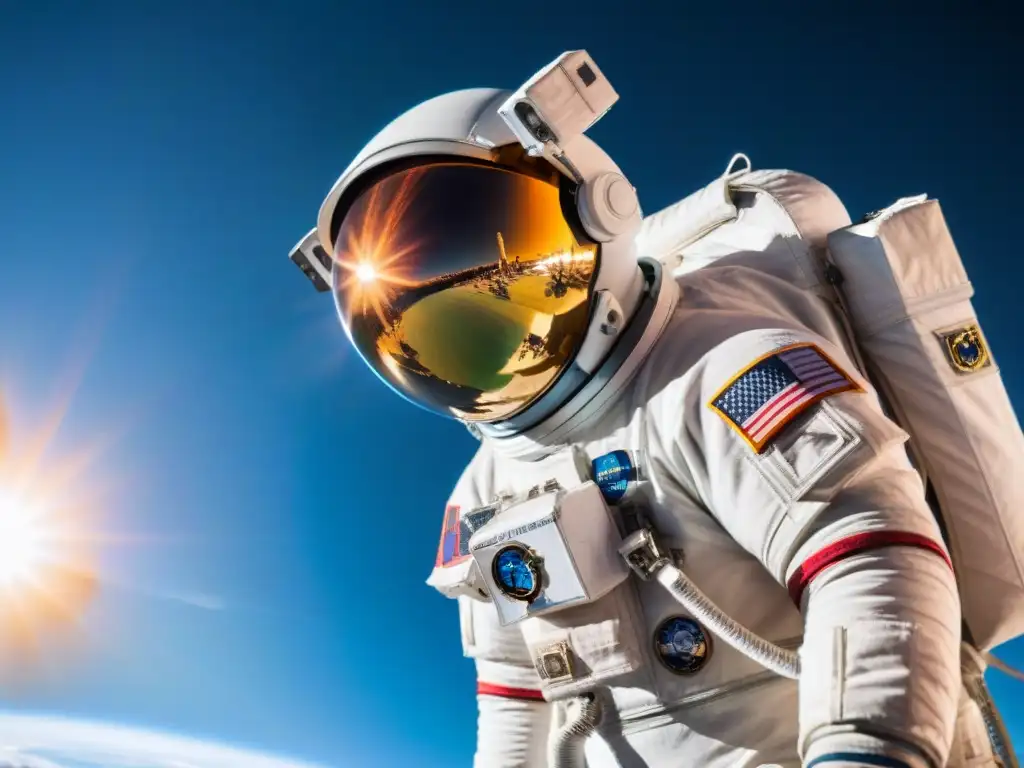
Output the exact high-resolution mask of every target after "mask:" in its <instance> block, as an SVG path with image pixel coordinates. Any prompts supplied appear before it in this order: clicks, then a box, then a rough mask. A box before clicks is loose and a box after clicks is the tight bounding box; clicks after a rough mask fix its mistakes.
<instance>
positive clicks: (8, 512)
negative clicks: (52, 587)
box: [0, 488, 52, 590]
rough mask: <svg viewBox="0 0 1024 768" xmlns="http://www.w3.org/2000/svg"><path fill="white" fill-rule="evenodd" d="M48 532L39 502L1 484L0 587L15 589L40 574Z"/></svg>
mask: <svg viewBox="0 0 1024 768" xmlns="http://www.w3.org/2000/svg"><path fill="white" fill-rule="evenodd" d="M51 534H52V531H48V530H47V521H46V519H45V514H44V510H43V509H41V508H40V505H33V504H32V502H31V501H30V500H28V499H24V498H20V497H19V496H18V495H16V494H14V493H12V492H10V491H8V490H6V489H4V488H0V589H2V590H8V589H17V588H19V587H21V586H23V585H26V584H28V583H31V582H34V581H36V580H37V579H38V578H39V576H40V575H41V572H42V569H43V567H44V565H45V563H46V561H47V559H48V552H47V547H48V545H49V543H50V542H49V541H48V539H50V538H51Z"/></svg>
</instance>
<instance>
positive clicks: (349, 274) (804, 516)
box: [304, 52, 994, 768]
mask: <svg viewBox="0 0 1024 768" xmlns="http://www.w3.org/2000/svg"><path fill="white" fill-rule="evenodd" d="M606 83H607V81H605V80H604V78H603V75H602V74H601V73H600V71H599V70H598V69H597V67H596V65H595V64H594V63H593V61H592V60H591V59H589V58H588V57H587V56H586V54H585V53H584V52H575V53H573V54H571V55H568V56H567V57H562V59H560V60H559V61H558V62H556V65H553V68H549V69H548V70H543V71H542V72H541V73H538V76H537V77H535V78H534V79H533V80H532V81H530V83H528V84H527V86H524V89H521V90H520V91H519V92H516V93H509V92H506V91H499V90H489V89H475V90H464V91H457V92H453V93H448V94H446V95H443V96H440V97H438V98H435V99H432V100H429V101H427V102H425V103H423V104H420V105H419V106H417V107H415V108H413V109H412V110H410V111H409V112H406V113H405V114H404V115H402V116H400V117H399V118H397V119H396V120H395V121H394V122H392V123H391V124H389V125H388V126H387V127H386V128H384V129H383V130H382V131H381V132H380V133H379V134H378V135H377V136H376V137H375V138H373V139H372V140H371V141H370V142H369V144H367V145H366V147H365V148H364V149H363V150H362V151H361V152H360V153H359V154H358V156H357V157H356V158H355V160H354V161H353V162H352V164H351V165H350V166H349V168H348V169H347V170H346V171H345V172H344V174H343V175H342V176H341V178H340V179H339V180H338V182H337V183H336V184H335V186H334V188H333V189H332V190H331V192H330V194H329V196H328V198H327V200H326V201H325V203H324V204H323V207H322V209H321V211H320V217H319V220H318V227H317V231H316V237H317V240H318V242H319V243H320V244H321V245H322V248H323V251H324V252H326V253H329V254H331V256H330V259H329V262H330V264H331V267H332V269H331V276H330V280H331V288H332V290H333V294H334V297H335V300H336V304H337V307H338V311H339V314H340V318H341V321H342V324H343V327H344V330H345V332H346V334H347V335H348V338H349V339H350V341H351V343H352V344H353V346H354V347H355V348H356V350H358V352H359V354H360V355H361V357H362V358H363V360H364V361H365V362H366V364H367V365H369V366H370V367H371V368H372V369H373V371H374V372H375V373H376V374H377V376H378V377H380V378H381V379H382V380H383V381H384V382H385V383H386V384H387V385H388V386H389V387H390V388H392V389H393V390H394V391H396V392H397V393H398V394H400V395H401V396H402V397H404V398H405V399H407V400H409V401H411V402H412V403H414V404H416V405H419V406H421V407H423V408H426V409H428V410H430V411H433V412H435V413H438V414H440V415H442V416H445V417H448V418H454V419H458V420H460V421H462V422H464V423H465V424H466V425H467V426H468V427H469V428H470V431H471V432H473V433H474V435H475V436H477V437H478V438H479V440H480V445H479V449H478V451H477V452H476V455H475V456H474V457H473V459H472V460H471V462H470V464H469V466H468V467H467V468H466V470H465V472H464V473H463V475H462V477H461V479H460V480H459V482H458V484H457V486H456V488H455V489H454V492H453V493H452V495H451V497H450V499H449V500H448V503H447V510H446V513H445V516H444V522H443V525H442V529H443V530H442V537H441V542H440V545H439V548H438V552H437V558H436V566H435V568H434V571H433V574H432V575H431V578H430V583H431V584H432V585H433V586H435V587H436V588H438V589H439V590H441V591H442V593H444V594H446V595H448V596H452V597H456V598H457V600H458V605H459V617H460V623H461V633H462V642H463V646H464V650H465V653H466V655H467V656H470V657H471V658H473V660H474V662H475V665H476V670H477V677H478V689H477V700H478V705H479V721H478V735H477V754H476V761H475V765H476V766H478V768H506V767H513V766H530V767H531V768H532V767H543V766H549V765H551V764H552V761H555V760H556V758H553V757H551V755H552V754H554V753H553V752H552V751H551V742H552V740H553V739H557V738H560V736H559V735H560V734H561V735H562V736H564V735H565V733H566V729H565V726H566V724H567V723H568V724H569V725H571V726H573V727H575V731H574V733H575V734H576V735H577V736H581V741H580V743H579V745H578V746H579V752H578V753H576V756H575V758H574V759H577V760H578V759H580V758H583V757H585V760H586V764H587V765H588V766H591V768H605V767H608V768H611V767H612V766H621V767H623V768H633V767H640V766H649V767H650V768H661V767H662V766H665V767H667V766H681V765H685V766H701V767H702V768H712V767H716V766H721V767H722V768H725V767H726V766H729V767H735V766H750V767H751V768H753V767H755V766H784V767H785V768H791V767H793V766H804V767H805V768H811V767H815V768H819V767H820V768H854V767H857V768H867V767H868V766H874V767H877V766H886V767H891V768H941V767H942V766H945V765H947V764H953V763H955V760H953V761H952V762H950V761H951V758H950V755H951V750H952V749H953V743H954V734H955V730H956V728H955V723H956V721H957V717H958V708H960V709H962V688H961V659H960V653H961V609H960V601H959V597H958V591H957V585H956V580H955V577H954V572H953V568H952V565H951V561H950V556H949V554H948V552H947V549H946V546H945V544H944V543H943V537H942V535H941V533H940V530H939V527H938V525H937V523H936V521H935V518H934V516H933V514H932V512H931V510H930V508H929V506H928V504H927V502H926V498H925V493H924V488H923V486H922V482H921V479H920V476H919V474H918V473H917V472H916V471H915V469H914V467H913V465H912V464H911V461H910V460H909V459H908V454H907V450H906V447H905V442H906V439H907V435H906V434H905V433H904V432H903V430H901V429H900V428H899V427H898V426H897V425H896V424H895V423H894V422H893V421H891V420H890V419H889V418H887V416H886V415H885V413H884V411H883V408H882V406H881V404H880V399H879V397H878V396H877V395H876V392H875V390H874V389H873V388H872V385H871V383H870V382H869V381H867V380H866V379H865V378H864V377H863V376H862V375H861V373H859V371H858V366H857V364H856V362H855V360H854V358H853V356H852V353H851V351H850V349H849V347H848V343H847V337H846V336H845V335H844V333H843V331H842V329H841V328H840V326H839V323H838V322H837V319H836V316H835V314H834V312H832V311H831V309H830V308H829V307H828V306H827V304H826V303H825V302H823V301H822V300H821V299H820V298H819V297H817V296H815V295H813V294H811V293H808V292H807V291H804V290H801V288H800V287H799V286H795V285H793V284H791V283H789V282H787V281H784V280H780V279H778V278H777V277H774V276H772V275H770V274H766V273H765V272H764V271H763V270H759V269H757V268H756V267H755V265H753V264H752V263H750V262H749V260H745V259H744V258H742V257H740V258H736V259H732V260H725V261H723V262H721V263H720V264H713V265H710V266H708V267H706V268H704V269H700V270H698V271H695V272H692V273H690V274H687V275H684V276H682V277H679V278H678V279H677V278H674V277H673V276H672V275H671V274H669V273H668V272H667V271H666V270H665V269H663V267H662V266H661V265H660V264H659V263H658V262H657V261H656V260H651V259H646V258H644V257H645V254H644V253H637V248H636V233H637V228H638V226H639V223H640V221H641V218H642V215H641V212H640V208H639V204H638V201H637V197H636V193H635V191H634V189H633V188H632V186H631V185H630V184H629V183H628V182H627V181H626V179H625V178H624V177H623V175H622V172H621V171H620V169H619V168H618V167H617V166H616V165H615V163H614V162H613V161H612V159H611V158H610V157H608V156H607V155H606V154H605V153H604V152H603V151H602V150H601V149H600V148H599V147H598V146H597V145H596V144H594V143H593V142H592V141H590V140H589V139H587V138H586V137H585V136H583V135H582V130H583V129H584V128H585V127H587V125H589V123H590V122H593V120H595V119H596V118H597V117H599V116H600V113H601V112H602V111H603V110H604V109H606V108H607V104H606V103H605V102H606V101H607V100H608V96H607V91H608V90H610V86H607V84H606ZM592 87H593V89H594V91H599V90H600V89H601V88H605V89H606V91H605V93H604V94H603V95H602V94H601V93H599V92H598V93H597V96H594V95H593V94H592V93H590V91H588V89H590V88H592ZM527 97H529V98H527ZM602 99H603V100H604V101H602ZM544 104H547V105H549V107H548V109H547V112H546V113H545V112H544V111H543V110H541V109H538V110H533V109H531V108H530V107H531V105H544ZM524 105H525V106H524ZM550 105H554V106H550ZM558 105H568V106H565V107H564V114H563V115H562V118H560V119H559V120H557V121H554V120H552V119H551V112H552V111H557V110H558V109H561V108H562V107H559V106H558ZM555 123H557V124H555ZM581 126H582V127H581ZM318 258H319V259H320V261H321V264H320V265H319V266H318V267H317V269H318V270H319V269H320V267H325V266H326V264H327V262H326V261H325V260H324V258H323V253H322V252H321V253H320V255H318ZM304 268H305V267H304ZM321 271H322V270H321ZM310 275H311V277H313V278H316V275H314V274H313V273H312V271H310ZM588 473H589V477H588V476H587V475H588ZM588 482H589V485H587V483H588ZM576 486H580V487H584V486H585V487H587V488H594V487H596V488H598V490H599V491H600V495H599V498H600V499H603V501H604V502H607V505H608V506H607V509H606V510H604V511H603V512H594V513H593V521H592V522H588V523H587V525H585V526H584V527H582V528H577V529H576V534H575V535H576V536H577V539H579V538H581V537H582V538H587V535H588V531H589V535H590V538H591V539H597V538H601V537H603V536H605V532H606V531H609V530H610V531H615V530H618V531H619V533H620V534H621V535H623V536H624V535H626V534H628V533H630V532H631V531H632V532H634V533H635V532H637V531H640V532H641V533H650V534H651V536H652V537H656V541H657V547H659V548H660V549H659V550H657V551H659V552H660V553H661V555H660V556H662V559H663V560H665V561H666V562H667V561H671V562H672V563H673V564H674V567H676V571H677V572H685V575H686V577H687V578H688V579H689V580H690V582H692V584H694V585H696V587H697V588H699V590H700V591H701V594H703V595H705V596H706V597H707V599H708V601H710V602H713V603H714V605H715V606H716V607H717V608H718V609H720V610H721V611H722V613H723V614H725V615H727V616H728V617H731V618H733V619H735V620H736V621H737V622H739V623H740V624H742V626H743V627H745V628H747V629H748V630H749V631H750V633H752V635H753V636H756V637H757V638H763V639H765V641H766V642H767V643H768V644H769V645H770V646H771V647H773V648H777V649H781V651H780V652H787V649H788V652H789V653H791V654H792V655H793V656H794V657H795V658H797V659H798V666H799V679H798V680H794V679H790V678H792V677H796V675H789V676H788V677H787V676H784V675H782V674H776V673H775V672H774V671H772V669H771V668H770V667H767V665H766V664H765V663H764V662H763V661H762V662H761V663H759V662H758V661H757V660H756V659H755V658H750V657H748V654H745V653H743V652H742V651H741V649H738V646H736V642H735V638H732V639H730V638H729V637H725V636H724V635H720V634H716V633H715V632H713V631H712V630H711V629H710V628H709V625H708V624H707V621H708V619H707V618H706V616H705V615H704V614H701V613H698V612H694V611H687V610H684V609H683V608H682V607H681V606H680V604H679V602H678V601H677V600H676V599H675V598H674V596H673V594H672V593H671V592H670V590H668V589H665V588H663V587H665V586H666V585H665V584H663V583H658V580H655V579H651V580H644V579H642V578H636V576H635V574H631V573H630V571H629V568H625V567H624V568H623V570H624V572H625V573H626V574H627V575H628V577H625V578H618V577H616V579H614V580H611V581H614V582H615V583H611V581H609V585H610V586H606V588H603V590H602V591H603V595H602V596H601V597H600V599H594V600H588V599H575V602H574V603H573V604H572V606H571V607H569V608H567V609H566V610H555V609H556V608H559V605H558V602H559V599H560V598H558V597H557V595H555V593H556V592H557V589H555V588H554V586H557V585H555V581H557V579H556V578H555V576H554V575H552V574H551V573H548V574H547V575H545V568H547V567H548V566H549V565H550V560H551V557H550V556H548V557H547V559H546V560H545V559H544V558H540V557H536V556H535V554H536V553H534V552H533V551H532V550H531V549H530V548H528V547H521V548H519V549H516V548H515V546H504V547H503V548H502V546H503V545H502V542H503V541H504V542H505V543H507V542H509V541H512V539H514V538H515V536H511V535H510V536H505V534H504V533H503V534H501V535H499V536H496V537H492V538H493V539H494V540H495V541H497V542H498V543H497V544H495V543H494V542H493V541H492V542H482V540H481V538H480V536H479V535H475V534H478V533H479V532H480V531H483V530H485V529H487V528H488V526H493V524H494V523H495V521H500V520H503V519H505V517H506V515H512V514H513V512H508V511H507V510H516V509H521V508H524V507H523V503H524V502H523V500H524V499H527V500H529V499H534V500H537V499H540V498H542V497H544V496H545V494H546V493H548V492H553V489H561V490H560V491H559V492H560V493H562V492H565V491H567V490H571V489H572V488H573V487H576ZM559 498H563V499H564V498H565V497H564V495H563V496H560V497H559ZM595 498H597V497H595ZM537 503H540V502H537ZM595 508H596V507H595ZM606 513H607V514H606ZM515 514H518V513H515ZM523 514H524V515H525V514H526V513H525V512H524V513H523ZM531 514H532V513H531ZM563 514H564V515H565V520H568V519H569V517H568V514H567V513H563ZM573 514H576V513H573ZM556 517H557V516H553V515H549V516H548V517H546V518H544V517H536V518H535V519H534V518H530V519H531V520H533V522H532V523H530V524H529V525H522V526H520V527H519V528H518V529H516V530H518V531H519V532H520V533H521V532H523V531H534V532H535V529H536V528H537V526H541V525H546V524H548V523H550V522H551V521H552V520H554V519H556ZM606 517H607V518H608V519H611V520H613V523H610V524H606V523H607V520H606ZM627 518H629V519H632V520H634V522H635V521H641V523H642V524H634V525H632V527H630V525H628V524H626V523H625V522H623V521H624V520H626V519H627ZM509 519H511V518H509ZM523 519H525V518H523ZM573 519H576V520H579V519H581V518H580V517H579V516H578V515H577V516H576V517H575V518H573ZM616 521H617V522H616ZM565 525H568V523H565V522H564V521H563V529H564V528H565ZM615 526H620V528H616V527H615ZM549 528H550V526H549ZM504 530H505V531H506V533H507V532H508V531H510V530H512V529H508V528H507V526H506V528H505V529H504ZM513 533H515V531H513ZM524 535H525V534H524ZM560 535H567V534H565V530H563V531H562V534H560ZM470 540H472V542H473V544H472V547H470ZM654 540H655V539H654V538H652V539H651V540H650V542H654ZM620 543H621V541H616V542H613V546H618V545H619V544H620ZM591 545H594V544H593V542H589V543H587V545H586V546H591ZM487 546H491V548H492V549H494V548H495V547H497V548H498V549H499V550H500V552H497V554H494V557H493V559H492V560H489V561H488V562H491V563H492V567H489V568H483V567H481V562H482V561H481V560H480V559H479V558H480V552H482V551H483V550H484V549H486V548H487ZM594 546H598V545H594ZM652 546H653V544H652ZM652 551H653V550H652ZM666 553H667V554H666ZM620 564H621V563H620ZM633 565H635V563H634V564H633ZM612 570H614V569H612ZM485 571H486V572H485ZM595 578H597V577H595ZM553 585H554V586H553ZM545 590H546V591H545ZM499 592H500V593H501V594H498V593H499ZM545 595H547V597H545ZM552 595H555V596H552ZM499 598H500V600H499ZM517 601H518V602H517ZM531 601H532V602H531ZM499 602H501V605H503V606H506V607H507V606H512V608H510V609H509V610H513V609H515V610H518V609H517V608H516V606H526V605H527V604H529V605H530V606H531V607H532V608H531V609H536V615H533V614H530V615H528V616H527V615H525V614H524V616H525V620H522V621H520V620H518V619H516V620H510V619H509V618H508V615H505V614H502V613H501V612H500V611H499V610H496V606H498V603H499ZM569 602H571V601H569ZM523 610H526V609H525V608H524V609H523ZM708 615H710V614H708ZM723 637H725V639H723ZM797 649H799V651H798V656H797V655H796V654H797ZM588 707H589V708H590V709H589V710H588V709H587V708H588ZM584 710H586V711H584ZM595 711H599V716H595V717H592V718H591V719H590V720H589V721H588V720H587V714H586V713H587V712H590V713H591V714H593V713H594V712H595ZM581 712H583V713H584V714H583V716H580V713H581ZM574 718H576V719H575V720H574ZM581 724H582V725H581ZM577 726H578V727H577ZM570 730H572V729H571V728H570ZM979 749H980V748H979ZM570 751H571V750H570ZM963 754H964V753H963V750H962V749H961V757H963ZM978 754H979V753H977V752H976V753H975V755H974V756H975V758H976V762H972V763H970V764H972V765H992V764H994V762H992V760H991V759H990V758H991V756H990V755H983V756H981V757H977V755H978ZM577 764H580V763H577ZM965 764H966V763H965Z"/></svg>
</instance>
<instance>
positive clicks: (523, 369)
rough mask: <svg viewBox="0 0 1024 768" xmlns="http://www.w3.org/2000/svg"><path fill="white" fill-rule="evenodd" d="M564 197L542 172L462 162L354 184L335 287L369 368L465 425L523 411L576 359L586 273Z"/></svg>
mask: <svg viewBox="0 0 1024 768" xmlns="http://www.w3.org/2000/svg"><path fill="white" fill-rule="evenodd" d="M563 199H564V198H563V197H562V195H561V194H560V187H559V177H558V174H557V172H556V171H554V169H551V168H550V167H549V166H545V167H540V166H535V167H534V168H532V169H530V170H529V171H528V172H523V171H520V170H513V169H507V168H503V167H498V166H493V165H483V164H474V163H470V162H463V161H454V162H448V161H445V162H437V163H431V164H428V165H421V166H418V167H414V168H409V169H405V170H398V171H395V172H393V173H392V174H390V175H388V176H386V177H384V178H383V179H380V180H378V181H377V182H376V183H374V184H373V185H372V186H370V187H369V188H367V189H365V190H364V191H363V192H362V193H361V195H360V196H359V197H358V198H357V199H356V200H355V201H354V203H353V205H352V206H351V208H350V209H349V210H348V212H347V215H346V216H345V219H344V220H343V221H342V223H341V228H340V230H339V233H338V237H337V240H336V242H337V249H336V253H335V255H334V259H335V264H334V293H335V300H336V303H337V305H338V310H339V313H340V316H341V320H342V323H343V324H344V326H345V329H346V331H347V332H348V334H349V337H350V338H351V340H352V342H353V343H354V344H355V346H356V348H357V349H358V350H359V352H360V354H361V355H362V356H363V358H364V359H365V360H366V361H367V363H369V365H370V366H371V367H372V368H373V369H374V370H375V371H376V372H377V374H378V375H379V376H381V377H382V378H383V379H384V380H385V381H386V382H388V384H390V385H391V386H392V387H394V388H395V389H397V390H398V391H399V392H401V393H402V394H404V395H405V396H406V397H408V398H409V399H411V400H413V401H414V402H417V403H419V404H421V405H423V406H425V407H427V408H429V409H430V410H433V411H436V412H438V413H442V414H445V415H447V416H454V417H456V418H460V419H463V420H466V421H497V420H500V419H503V418H507V417H508V416H511V415H513V414H515V413H517V412H518V411H520V410H522V409H523V408H525V407H526V406H527V405H529V404H530V402H532V401H533V400H534V399H536V398H537V397H538V396H539V395H540V394H542V393H543V392H544V391H545V390H546V389H547V388H548V387H549V386H550V385H551V384H552V383H553V382H554V381H555V379H556V378H557V376H558V374H559V373H560V372H561V371H562V370H563V368H564V367H566V366H567V365H568V364H569V363H570V362H571V361H572V358H573V356H574V355H575V354H576V351H577V349H578V347H579V344H580V342H581V341H582V338H583V334H584V332H585V330H586V325H587V320H588V312H589V297H590V290H591V285H592V282H593V278H594V274H595V272H596V268H597V247H596V246H595V245H593V244H590V243H585V242H582V241H581V239H580V238H579V237H578V235H577V234H576V233H577V232H579V227H578V226H577V225H575V224H570V219H569V218H567V216H566V215H565V214H563V205H562V202H563ZM570 202H571V199H570Z"/></svg>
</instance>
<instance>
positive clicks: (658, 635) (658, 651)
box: [654, 616, 711, 675]
mask: <svg viewBox="0 0 1024 768" xmlns="http://www.w3.org/2000/svg"><path fill="white" fill-rule="evenodd" d="M654 654H655V655H656V656H657V657H658V660H659V661H660V662H661V663H662V664H664V665H665V666H666V667H667V668H668V670H669V671H670V672H674V673H676V674H677V675H692V674H693V673H694V672H698V671H700V669H701V668H702V667H703V666H704V665H705V664H706V663H707V661H708V659H709V658H711V641H710V638H709V637H708V635H707V633H706V632H705V631H704V628H703V627H701V625H700V624H698V623H697V622H696V621H694V620H693V619H690V618H687V617H685V616H671V617H670V618H667V619H665V621H663V622H661V624H660V625H658V629H657V630H655V632H654Z"/></svg>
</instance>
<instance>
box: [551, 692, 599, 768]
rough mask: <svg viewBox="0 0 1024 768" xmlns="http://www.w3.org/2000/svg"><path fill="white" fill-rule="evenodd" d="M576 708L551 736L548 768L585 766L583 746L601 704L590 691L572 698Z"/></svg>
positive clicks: (597, 717)
mask: <svg viewBox="0 0 1024 768" xmlns="http://www.w3.org/2000/svg"><path fill="white" fill-rule="evenodd" d="M573 701H574V702H576V703H577V704H578V705H579V708H578V710H577V711H576V712H575V714H573V715H572V716H570V717H569V719H568V720H567V721H566V723H565V725H563V726H562V727H561V728H559V729H558V731H557V732H556V733H555V734H554V735H553V736H552V737H551V741H550V743H549V746H548V765H549V766H550V768H586V764H587V761H586V758H585V757H584V753H583V748H584V745H585V743H586V740H587V737H588V736H589V735H590V734H591V733H593V732H594V729H595V728H597V721H598V720H599V719H600V717H601V704H600V702H599V701H598V700H597V697H596V696H594V694H592V693H588V694H585V695H583V696H580V697H578V698H576V699H573Z"/></svg>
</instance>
